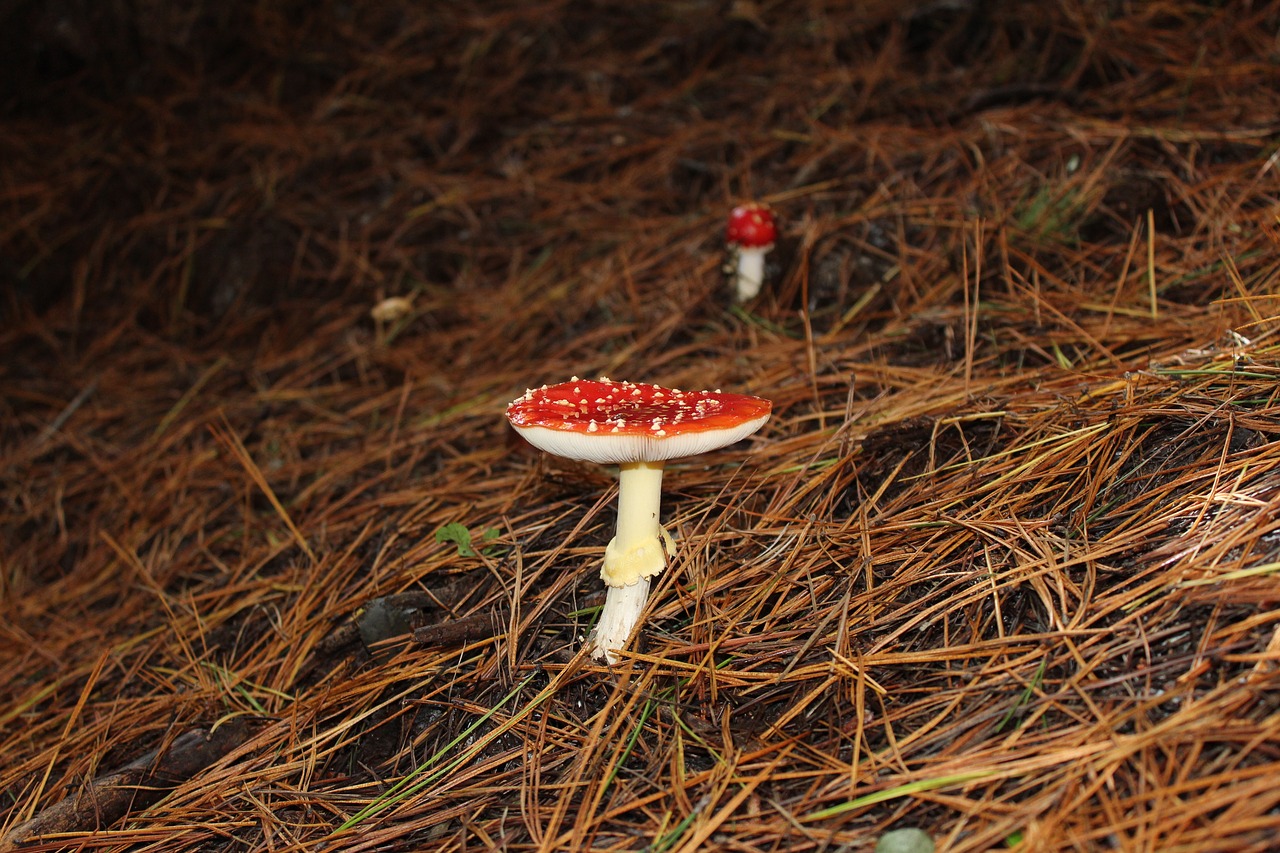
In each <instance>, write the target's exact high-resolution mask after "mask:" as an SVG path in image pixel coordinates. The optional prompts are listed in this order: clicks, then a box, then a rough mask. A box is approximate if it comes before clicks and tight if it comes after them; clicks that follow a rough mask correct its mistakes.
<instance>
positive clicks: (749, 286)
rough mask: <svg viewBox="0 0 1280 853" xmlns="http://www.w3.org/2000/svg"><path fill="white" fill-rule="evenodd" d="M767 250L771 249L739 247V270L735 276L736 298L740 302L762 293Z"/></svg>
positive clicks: (748, 300)
mask: <svg viewBox="0 0 1280 853" xmlns="http://www.w3.org/2000/svg"><path fill="white" fill-rule="evenodd" d="M769 248H773V247H772V246H770V247H769ZM767 251H769V249H743V248H741V247H740V248H739V249H738V271H737V273H736V274H735V275H734V277H733V286H734V299H736V300H737V301H738V302H750V301H751V300H752V299H755V298H756V296H758V295H759V294H760V286H761V285H762V284H764V253H765V252H767Z"/></svg>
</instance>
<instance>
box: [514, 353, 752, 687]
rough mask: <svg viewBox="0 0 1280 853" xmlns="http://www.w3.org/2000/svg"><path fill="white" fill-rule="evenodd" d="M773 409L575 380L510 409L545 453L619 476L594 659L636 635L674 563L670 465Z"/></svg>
mask: <svg viewBox="0 0 1280 853" xmlns="http://www.w3.org/2000/svg"><path fill="white" fill-rule="evenodd" d="M772 408H773V404H772V403H770V402H769V401H768V400H764V399H761V398H760V397H750V396H746V395H743V394H724V393H721V392H719V391H679V390H677V389H674V388H663V387H661V386H658V385H651V384H647V383H635V382H615V381H613V380H610V379H605V378H601V379H599V380H585V379H572V380H570V381H569V382H564V383H561V384H559V385H551V386H546V385H544V386H543V387H542V388H539V389H536V390H532V389H531V390H529V391H526V392H525V393H524V395H523V396H521V397H520V398H518V399H517V400H515V401H514V402H512V403H511V405H509V406H508V407H507V419H508V420H509V421H510V422H511V425H512V426H513V427H514V428H515V429H516V431H517V432H519V433H520V435H521V436H523V437H524V439H525V440H526V441H528V442H529V443H530V444H532V445H533V446H534V447H536V448H538V449H539V450H543V451H545V452H547V453H551V454H554V455H556V456H561V457H564V458H566V459H576V460H579V461H584V462H597V463H600V464H605V465H617V466H619V469H620V473H619V475H618V525H617V530H616V534H615V536H614V537H613V539H612V540H610V542H609V544H608V546H606V548H605V552H604V565H603V567H602V568H601V569H600V577H601V579H602V580H603V581H604V582H605V585H606V586H607V587H608V590H607V593H606V595H605V603H604V609H603V610H602V611H601V612H600V619H599V621H598V623H597V625H596V631H595V634H594V635H593V638H592V641H591V642H592V646H593V648H592V654H593V655H594V656H595V657H596V658H603V659H604V660H605V661H606V662H608V663H609V664H613V663H616V662H617V656H616V655H615V654H614V652H616V651H617V650H618V649H621V648H623V647H624V646H625V645H626V643H627V640H628V639H630V637H631V634H632V632H633V631H634V630H635V626H636V623H637V622H638V621H639V620H640V614H641V612H642V611H643V609H644V605H645V601H646V600H647V599H648V597H649V584H650V581H651V579H652V578H653V577H654V576H656V575H657V574H658V573H660V572H661V571H662V570H663V568H664V567H665V566H666V564H667V555H668V554H670V555H671V556H675V544H674V543H673V542H672V541H671V536H670V535H669V534H668V533H667V532H666V530H665V529H663V527H662V525H661V523H660V522H659V521H658V513H659V509H660V507H661V501H662V472H663V466H664V464H665V463H666V461H667V460H668V459H679V458H682V457H685V456H694V455H696V454H699V453H705V452H707V451H709V450H715V449H717V448H720V447H725V446H727V445H730V444H733V443H734V442H735V441H739V440H741V439H743V438H746V437H747V436H749V435H751V434H752V433H753V432H755V431H756V430H758V429H760V427H762V426H764V423H765V421H767V420H768V419H769V413H770V411H771V410H772Z"/></svg>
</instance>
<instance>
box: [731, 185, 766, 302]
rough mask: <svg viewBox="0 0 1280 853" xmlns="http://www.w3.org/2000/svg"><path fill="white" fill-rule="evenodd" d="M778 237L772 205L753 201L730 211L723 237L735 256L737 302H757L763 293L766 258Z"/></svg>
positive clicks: (734, 277)
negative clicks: (759, 294)
mask: <svg viewBox="0 0 1280 853" xmlns="http://www.w3.org/2000/svg"><path fill="white" fill-rule="evenodd" d="M777 236H778V226H777V223H776V222H775V220H774V216H773V209H772V208H770V207H769V205H767V204H762V203H759V202H751V203H749V204H743V205H739V206H738V207H735V208H734V209H733V210H732V211H730V213H729V227H728V228H726V229H725V235H724V237H725V241H726V242H727V243H728V244H729V249H730V250H731V251H732V252H733V253H734V254H735V255H736V262H735V271H734V275H733V286H734V298H735V299H736V300H737V301H738V302H746V301H748V300H750V299H754V298H755V296H756V294H758V293H759V292H760V285H761V284H763V283H764V256H765V253H766V252H768V251H769V250H770V249H772V248H773V241H774V240H775V239H777Z"/></svg>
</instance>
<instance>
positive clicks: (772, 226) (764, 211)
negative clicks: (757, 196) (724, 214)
mask: <svg viewBox="0 0 1280 853" xmlns="http://www.w3.org/2000/svg"><path fill="white" fill-rule="evenodd" d="M777 237H778V226H777V223H776V222H775V221H774V216H773V209H772V208H771V207H769V205H767V204H760V203H758V202H751V203H750V204H742V205H739V206H737V207H735V208H734V209H733V210H732V211H730V213H729V227H728V228H726V229H725V234H724V238H725V240H726V241H727V242H729V243H732V244H734V245H736V246H741V247H742V248H744V249H761V248H764V247H765V246H772V245H773V241H774V240H775V239H777Z"/></svg>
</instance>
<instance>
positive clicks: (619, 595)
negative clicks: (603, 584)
mask: <svg viewBox="0 0 1280 853" xmlns="http://www.w3.org/2000/svg"><path fill="white" fill-rule="evenodd" d="M648 600H649V579H648V578H641V579H640V580H638V581H636V582H635V583H633V584H630V585H629V586H611V587H609V591H608V593H606V595H605V597H604V609H603V610H601V611H600V621H599V622H597V623H596V630H595V633H594V634H592V635H591V656H592V657H593V658H595V659H596V660H603V661H604V662H605V663H607V664H608V665H609V666H613V665H614V664H615V663H617V662H618V656H617V655H615V654H614V652H616V651H617V650H618V649H621V648H623V647H624V646H626V644H627V640H629V639H631V633H632V632H633V631H635V629H636V623H637V622H639V621H640V614H641V613H642V612H643V611H644V604H645V602H646V601H648Z"/></svg>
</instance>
